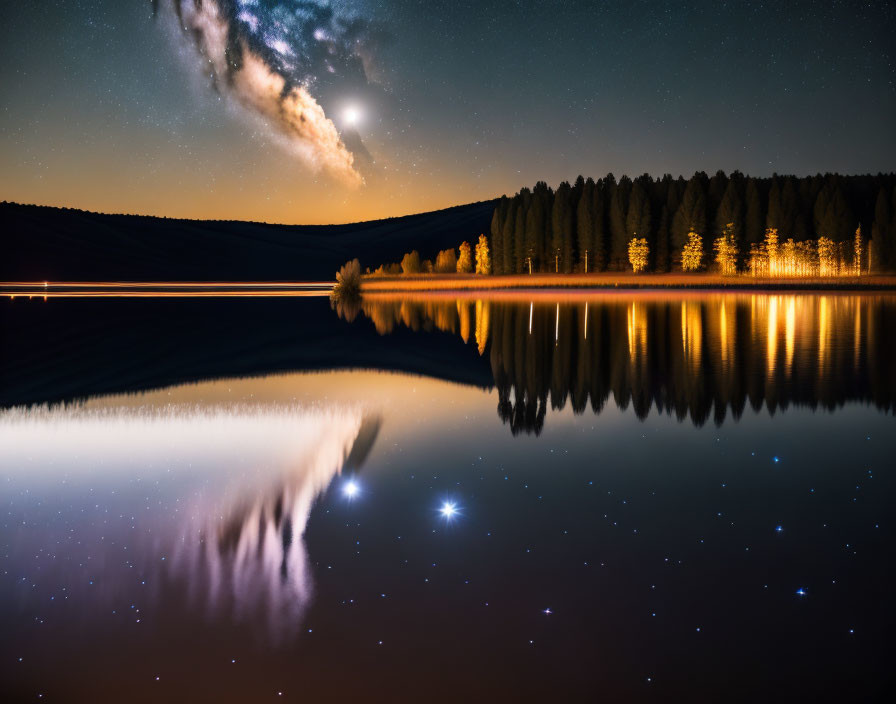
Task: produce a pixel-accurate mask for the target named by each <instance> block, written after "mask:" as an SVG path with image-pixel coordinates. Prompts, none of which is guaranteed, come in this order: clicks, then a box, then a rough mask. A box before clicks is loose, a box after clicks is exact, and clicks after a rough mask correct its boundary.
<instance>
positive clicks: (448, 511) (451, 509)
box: [439, 501, 457, 521]
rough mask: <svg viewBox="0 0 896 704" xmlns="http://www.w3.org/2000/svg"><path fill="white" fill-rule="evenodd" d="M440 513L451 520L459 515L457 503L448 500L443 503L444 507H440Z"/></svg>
mask: <svg viewBox="0 0 896 704" xmlns="http://www.w3.org/2000/svg"><path fill="white" fill-rule="evenodd" d="M439 513H441V514H442V515H443V516H444V517H445V518H446V519H447V520H449V521H450V520H451V519H452V518H454V516H456V515H457V504H456V503H454V502H453V501H446V502H444V503H443V504H442V508H440V509H439Z"/></svg>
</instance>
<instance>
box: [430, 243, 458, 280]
mask: <svg viewBox="0 0 896 704" xmlns="http://www.w3.org/2000/svg"><path fill="white" fill-rule="evenodd" d="M433 269H434V271H435V272H436V273H437V274H453V273H455V272H456V271H457V254H456V253H455V252H454V249H443V250H442V251H441V252H439V253H438V254H437V255H436V263H435V265H434V267H433Z"/></svg>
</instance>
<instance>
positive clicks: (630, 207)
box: [488, 171, 896, 274]
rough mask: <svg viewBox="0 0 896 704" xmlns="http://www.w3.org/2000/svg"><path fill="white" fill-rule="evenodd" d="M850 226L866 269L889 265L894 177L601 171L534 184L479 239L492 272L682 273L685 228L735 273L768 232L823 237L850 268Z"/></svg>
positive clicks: (894, 257)
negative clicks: (721, 249)
mask: <svg viewBox="0 0 896 704" xmlns="http://www.w3.org/2000/svg"><path fill="white" fill-rule="evenodd" d="M857 230H859V234H858V238H862V237H864V241H865V242H866V250H865V251H868V252H869V253H871V256H872V259H873V260H874V267H875V269H877V270H888V271H893V270H896V174H892V173H890V174H878V175H876V176H872V175H862V176H841V175H840V174H830V173H829V174H824V175H821V174H817V175H815V176H807V177H803V178H798V177H795V176H779V175H777V174H776V175H773V176H772V177H770V178H754V177H750V176H745V175H744V174H742V173H740V172H739V171H735V172H733V173H731V174H730V175H727V174H725V173H724V172H723V171H718V172H716V174H715V175H714V176H708V175H707V174H706V173H704V172H702V171H699V172H697V173H695V174H694V175H693V176H692V177H691V178H690V179H687V180H686V179H684V178H683V177H681V176H680V177H678V178H677V179H676V178H673V177H672V176H670V175H668V174H667V175H665V176H663V177H662V178H653V177H651V176H650V175H649V174H644V175H642V176H639V177H637V178H635V179H630V178H629V177H628V176H622V177H621V178H620V179H619V180H618V181H617V179H616V177H615V176H614V175H613V174H612V173H610V174H607V175H606V176H605V177H603V178H599V179H597V180H596V181H595V180H594V179H592V178H588V179H585V178H583V177H582V176H579V177H578V179H576V181H575V183H573V184H570V183H568V182H566V181H564V182H563V183H561V184H560V185H559V186H558V187H557V189H556V190H553V189H551V188H550V187H549V186H548V185H547V184H546V183H545V182H543V181H539V182H538V183H536V184H535V187H534V188H532V189H531V190H530V189H529V188H523V189H522V190H520V191H519V192H518V193H517V194H515V195H513V196H510V197H507V196H503V197H502V198H501V199H500V200H499V201H498V203H497V205H496V207H495V211H494V214H493V216H492V220H491V226H490V232H489V238H488V239H489V245H490V251H491V262H490V264H491V273H495V274H513V273H534V272H554V271H556V272H560V273H572V272H597V271H624V270H627V269H629V268H631V267H633V266H634V268H635V270H639V267H640V270H644V271H654V272H668V271H680V270H682V268H684V269H685V270H687V269H688V268H689V263H690V260H689V257H688V245H689V238H690V243H691V249H693V247H694V237H693V235H695V234H696V235H697V236H698V237H699V238H702V239H705V240H708V241H713V240H715V241H716V242H717V243H718V242H722V243H724V246H725V248H726V250H725V252H726V253H725V254H724V255H723V258H722V259H721V260H720V259H718V258H717V261H720V262H724V264H720V266H721V268H724V267H725V266H728V267H731V268H733V269H734V270H745V269H747V268H748V260H749V258H750V253H751V250H752V251H753V252H754V253H755V252H756V251H757V249H761V248H762V247H763V246H764V243H765V242H766V241H767V234H768V232H769V231H773V232H774V234H775V237H777V238H779V240H780V241H781V242H784V241H785V240H793V241H794V242H795V243H801V242H807V243H808V242H810V241H813V240H818V241H820V242H822V243H826V242H833V244H834V246H835V247H836V248H838V250H837V251H838V252H839V253H840V254H839V256H840V257H841V259H842V260H843V261H844V262H845V264H846V265H850V266H851V265H852V264H853V263H855V266H856V268H858V266H859V262H858V261H857V260H854V257H857V256H858V255H856V254H854V252H856V251H861V250H856V249H855V247H854V243H855V242H856V241H857V235H856V231H857ZM633 242H634V244H633ZM709 259H710V257H707V258H706V261H709ZM683 265H684V266H683ZM861 265H862V267H865V266H866V262H865V261H864V260H863V261H862V262H861Z"/></svg>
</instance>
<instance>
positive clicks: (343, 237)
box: [0, 201, 495, 281]
mask: <svg viewBox="0 0 896 704" xmlns="http://www.w3.org/2000/svg"><path fill="white" fill-rule="evenodd" d="M494 206H495V202H494V201H483V202H481V203H472V204H470V205H461V206H457V207H453V208H447V209H445V210H437V211H434V212H430V213H420V214H417V215H407V216H404V217H398V218H389V219H386V220H373V221H370V222H362V223H353V224H348V225H268V224H264V223H255V222H239V221H212V220H177V219H171V218H160V217H151V216H139V215H106V214H102V213H92V212H88V211H83V210H73V209H68V208H51V207H46V206H35V205H20V204H17V203H7V202H4V203H0V233H2V234H0V252H2V255H0V280H2V281H110V280H111V281H152V280H163V281H216V280H217V281H298V280H321V281H330V280H332V279H333V276H334V272H335V271H336V269H337V268H338V267H339V266H340V265H342V264H343V263H344V262H345V261H346V260H348V259H353V258H355V257H357V258H358V259H360V260H361V264H362V265H363V266H371V265H375V264H378V263H380V262H382V261H389V260H392V259H400V258H401V256H402V255H403V254H404V252H406V251H408V250H410V249H417V250H419V251H420V252H421V253H423V254H425V255H430V254H431V255H433V256H434V255H435V254H436V253H437V252H438V251H439V250H440V249H445V248H447V247H454V246H456V245H457V243H458V242H460V241H462V240H464V239H470V238H471V237H472V238H475V237H476V236H478V235H479V233H482V232H487V231H488V227H489V222H490V220H491V217H492V212H493V210H494Z"/></svg>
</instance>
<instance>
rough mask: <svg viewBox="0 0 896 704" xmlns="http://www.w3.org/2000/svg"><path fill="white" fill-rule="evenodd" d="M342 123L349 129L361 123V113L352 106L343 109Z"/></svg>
mask: <svg viewBox="0 0 896 704" xmlns="http://www.w3.org/2000/svg"><path fill="white" fill-rule="evenodd" d="M342 121H343V122H345V124H346V125H348V126H350V127H354V126H355V125H357V124H358V123H359V122H360V121H361V111H360V110H359V109H358V108H357V107H355V106H354V105H353V106H351V107H348V108H346V109H345V112H343V113H342Z"/></svg>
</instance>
